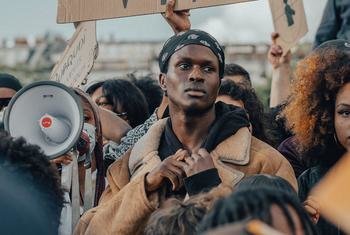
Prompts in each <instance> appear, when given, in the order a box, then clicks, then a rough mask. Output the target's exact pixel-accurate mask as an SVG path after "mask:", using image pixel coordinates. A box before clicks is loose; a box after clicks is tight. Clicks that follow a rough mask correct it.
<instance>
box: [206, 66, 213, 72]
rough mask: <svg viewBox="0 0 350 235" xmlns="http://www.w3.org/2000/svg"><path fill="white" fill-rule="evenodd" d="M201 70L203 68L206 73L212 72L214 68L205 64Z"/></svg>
mask: <svg viewBox="0 0 350 235" xmlns="http://www.w3.org/2000/svg"><path fill="white" fill-rule="evenodd" d="M203 70H204V71H205V72H207V73H211V72H213V71H214V70H215V69H214V68H213V67H211V66H205V67H204V68H203Z"/></svg>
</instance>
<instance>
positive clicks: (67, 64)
mask: <svg viewBox="0 0 350 235" xmlns="http://www.w3.org/2000/svg"><path fill="white" fill-rule="evenodd" d="M96 49H97V41H96V23H95V22H94V21H90V22H82V23H80V24H79V25H78V27H77V29H76V31H75V34H74V35H73V37H72V39H71V41H70V42H69V45H68V46H67V48H66V49H65V51H64V52H63V56H62V57H61V58H60V60H59V61H58V63H57V64H56V66H55V67H54V69H53V71H52V73H51V76H50V80H53V81H57V82H60V83H63V84H65V85H67V86H71V87H79V86H81V85H82V82H83V81H84V79H85V78H86V77H87V75H88V74H89V72H90V71H91V69H92V66H93V64H94V60H95V57H96Z"/></svg>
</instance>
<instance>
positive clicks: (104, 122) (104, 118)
mask: <svg viewBox="0 0 350 235" xmlns="http://www.w3.org/2000/svg"><path fill="white" fill-rule="evenodd" d="M98 111H99V114H100V119H101V126H102V135H103V137H105V138H106V139H108V140H112V141H114V142H116V143H119V142H120V139H121V138H122V137H123V136H125V135H126V133H127V132H128V131H129V130H131V127H130V126H129V124H128V123H127V122H126V121H124V120H123V119H121V118H120V117H118V116H117V115H116V114H115V113H113V112H111V111H109V110H106V109H102V108H100V107H99V108H98Z"/></svg>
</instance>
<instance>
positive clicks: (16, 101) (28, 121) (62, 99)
mask: <svg viewBox="0 0 350 235" xmlns="http://www.w3.org/2000/svg"><path fill="white" fill-rule="evenodd" d="M83 122H84V119H83V111H82V108H81V104H80V99H79V98H78V97H77V96H76V94H75V93H74V92H73V90H71V89H70V88H68V87H66V86H65V85H63V84H61V83H58V82H53V81H41V82H35V83H32V84H30V85H28V86H26V87H24V88H22V89H21V90H20V91H18V92H17V94H16V95H15V96H14V97H13V98H12V100H11V102H10V103H9V105H8V107H7V109H6V111H5V116H4V125H5V129H6V130H7V131H8V132H9V133H10V135H11V136H13V137H24V138H25V139H26V140H27V141H28V142H29V143H30V144H35V145H38V146H39V147H40V148H41V149H42V150H43V151H44V153H45V155H47V156H48V158H49V159H54V158H56V157H58V156H60V155H62V154H65V153H67V152H69V151H70V150H71V149H72V148H73V147H74V146H75V145H76V143H77V141H78V139H79V136H80V133H81V131H82V128H83Z"/></svg>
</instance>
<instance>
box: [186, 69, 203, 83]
mask: <svg viewBox="0 0 350 235" xmlns="http://www.w3.org/2000/svg"><path fill="white" fill-rule="evenodd" d="M189 80H190V81H192V82H194V81H197V82H200V81H204V77H203V73H202V71H201V68H200V67H199V66H193V69H192V71H191V73H190V75H189Z"/></svg>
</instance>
